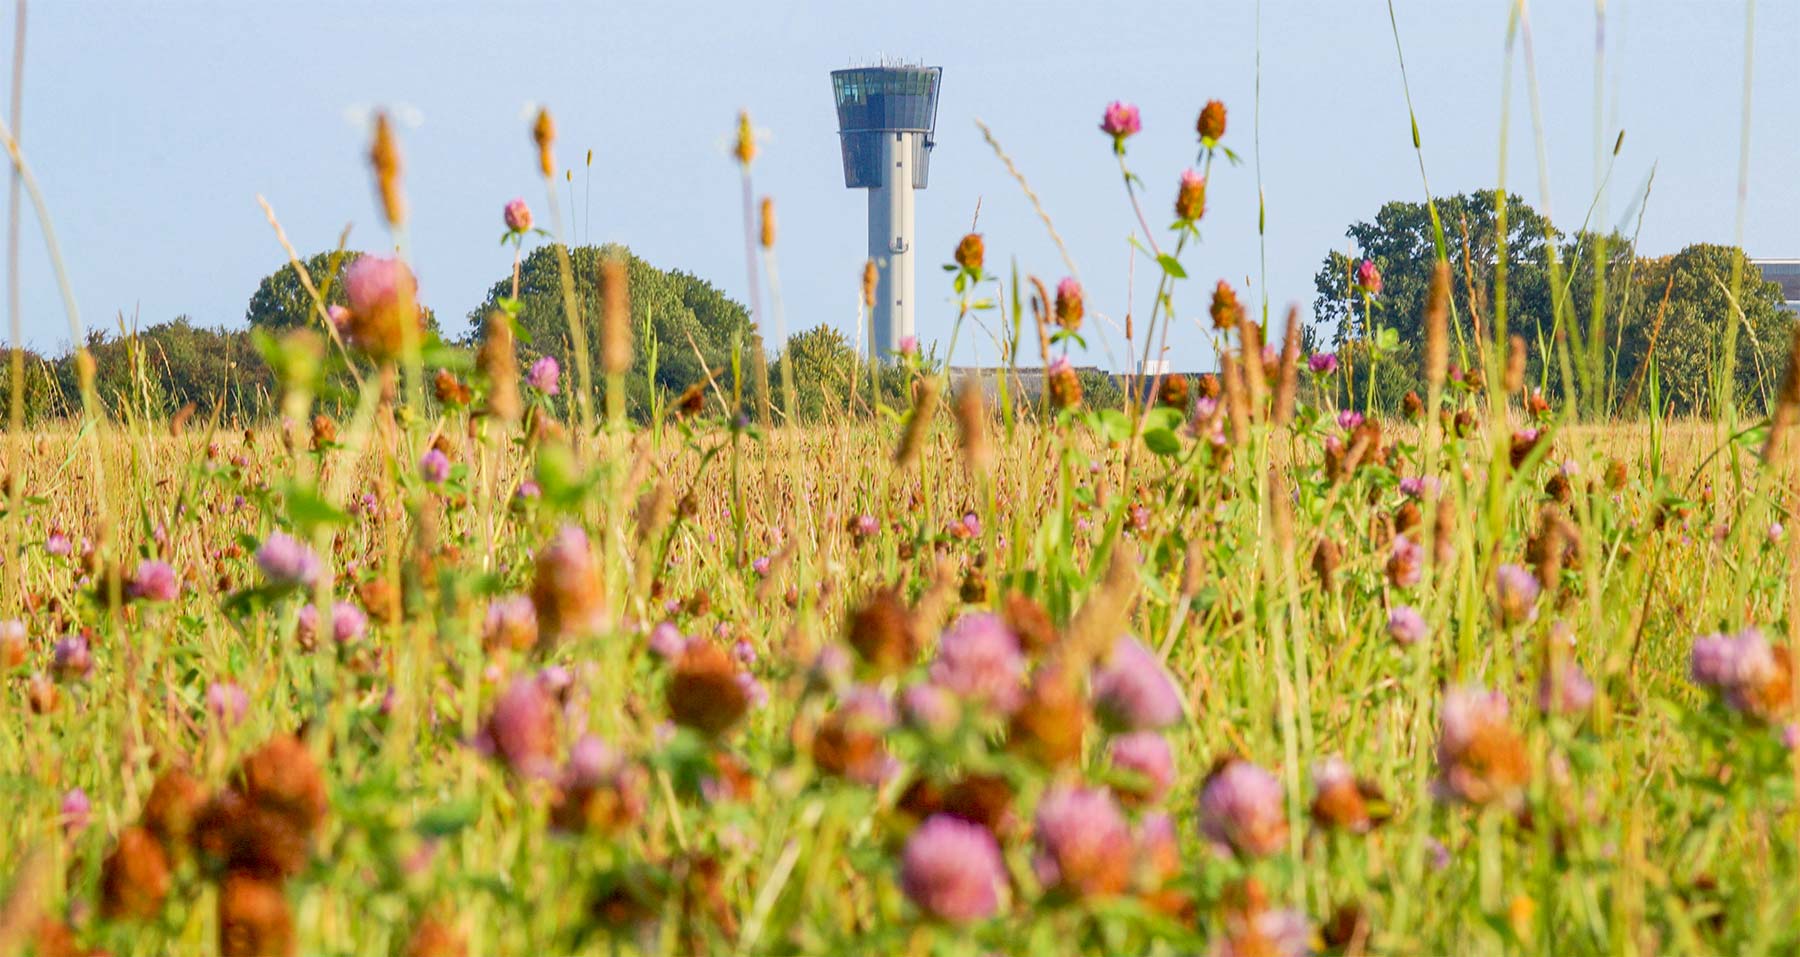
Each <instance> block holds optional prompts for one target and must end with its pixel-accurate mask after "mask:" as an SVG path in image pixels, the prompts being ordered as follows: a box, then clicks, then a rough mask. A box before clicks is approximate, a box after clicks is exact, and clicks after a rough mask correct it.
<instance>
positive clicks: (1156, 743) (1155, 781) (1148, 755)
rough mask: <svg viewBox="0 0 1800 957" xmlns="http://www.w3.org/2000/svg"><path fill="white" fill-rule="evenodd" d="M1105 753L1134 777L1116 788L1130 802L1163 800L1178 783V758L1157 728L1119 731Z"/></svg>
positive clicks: (1113, 764)
mask: <svg viewBox="0 0 1800 957" xmlns="http://www.w3.org/2000/svg"><path fill="white" fill-rule="evenodd" d="M1106 754H1107V759H1108V760H1109V761H1110V762H1111V763H1112V766H1113V767H1114V768H1115V769H1117V770H1120V771H1124V772H1125V773H1126V774H1128V775H1130V776H1131V777H1132V778H1133V779H1135V780H1134V781H1131V782H1127V783H1126V784H1124V785H1122V786H1119V787H1118V788H1117V790H1118V791H1119V796H1120V799H1121V800H1123V801H1125V803H1127V804H1137V803H1154V802H1156V801H1160V800H1162V798H1163V795H1165V794H1168V793H1169V786H1170V785H1172V784H1174V783H1175V758H1174V755H1172V754H1171V753H1170V752H1169V742H1168V741H1166V740H1164V739H1163V736H1162V735H1160V734H1157V733H1156V732H1154V731H1133V732H1131V733H1130V734H1122V735H1119V736H1118V737H1116V738H1113V739H1112V741H1111V742H1110V743H1109V745H1108V746H1107V751H1106Z"/></svg>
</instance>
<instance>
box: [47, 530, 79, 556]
mask: <svg viewBox="0 0 1800 957" xmlns="http://www.w3.org/2000/svg"><path fill="white" fill-rule="evenodd" d="M74 550H75V545H74V543H73V542H71V541H70V540H69V536H68V535H66V534H64V533H63V532H61V531H60V530H58V531H52V532H51V533H50V534H49V535H47V536H45V537H44V551H46V552H48V553H49V554H51V555H55V556H56V557H58V558H67V557H69V553H70V552H73V551H74Z"/></svg>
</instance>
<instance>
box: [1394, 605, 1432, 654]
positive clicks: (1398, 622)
mask: <svg viewBox="0 0 1800 957" xmlns="http://www.w3.org/2000/svg"><path fill="white" fill-rule="evenodd" d="M1387 630H1388V636H1389V637H1390V638H1393V639H1394V641H1396V642H1398V643H1400V644H1402V645H1409V646H1410V645H1415V644H1418V643H1419V642H1421V641H1424V640H1425V639H1426V638H1427V637H1429V636H1430V634H1431V628H1430V626H1428V625H1426V624H1425V616H1424V615H1421V614H1419V610H1418V609H1417V608H1414V607H1413V606H1411V605H1395V606H1394V607H1393V608H1392V609H1389V611H1388V620H1387Z"/></svg>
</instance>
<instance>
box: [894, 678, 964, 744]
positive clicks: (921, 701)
mask: <svg viewBox="0 0 1800 957" xmlns="http://www.w3.org/2000/svg"><path fill="white" fill-rule="evenodd" d="M900 711H901V713H902V714H904V715H905V716H906V723H907V724H909V725H911V726H912V727H914V728H916V729H918V730H920V731H923V732H924V733H926V734H929V735H937V736H942V735H944V734H948V733H949V732H950V729H952V728H954V727H956V722H957V721H958V719H960V718H961V716H962V709H961V708H960V707H959V706H958V705H957V702H956V696H955V695H952V694H951V693H950V692H948V691H945V690H944V689H943V688H940V687H938V686H937V685H935V684H932V683H930V682H928V681H927V682H922V683H920V684H916V685H913V686H912V687H910V688H907V689H906V690H905V691H903V692H901V693H900Z"/></svg>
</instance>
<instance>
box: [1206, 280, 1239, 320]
mask: <svg viewBox="0 0 1800 957" xmlns="http://www.w3.org/2000/svg"><path fill="white" fill-rule="evenodd" d="M1208 312H1210V313H1211V314H1212V321H1213V328H1214V329H1235V328H1237V324H1238V323H1239V322H1242V321H1243V319H1244V307H1243V305H1242V304H1241V303H1239V302H1238V295H1237V290H1235V289H1233V288H1231V284H1230V283H1228V282H1226V281H1225V280H1223V279H1221V280H1219V284H1218V285H1217V286H1214V287H1213V294H1212V306H1211V307H1209V309H1208Z"/></svg>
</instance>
